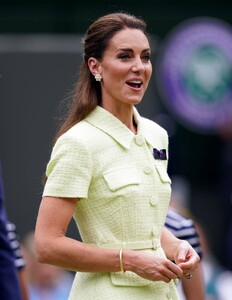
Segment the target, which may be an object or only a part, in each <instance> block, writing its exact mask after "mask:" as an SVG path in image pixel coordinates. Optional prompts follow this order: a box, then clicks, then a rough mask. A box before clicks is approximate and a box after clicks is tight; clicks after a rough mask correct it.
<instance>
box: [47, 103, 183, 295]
mask: <svg viewBox="0 0 232 300" xmlns="http://www.w3.org/2000/svg"><path fill="white" fill-rule="evenodd" d="M134 118H135V121H136V123H137V126H138V131H137V134H136V135H135V134H133V133H132V132H131V131H130V130H129V129H128V128H127V127H126V126H125V125H124V124H123V123H122V122H121V121H119V120H118V119H117V118H115V117H114V116H113V115H112V114H111V113H109V112H108V111H106V110H105V109H103V108H101V107H99V106H97V108H96V109H95V110H94V111H93V112H92V113H91V114H90V115H88V116H87V117H86V118H85V119H84V120H83V121H81V122H79V123H78V124H76V125H74V126H73V127H72V128H71V129H70V130H68V131H67V132H66V133H65V134H63V136H61V137H60V138H59V139H58V141H57V142H56V144H55V146H54V148H53V151H52V155H51V159H50V161H49V163H48V165H47V170H46V173H47V176H48V180H47V182H46V185H45V188H44V192H43V195H44V196H54V197H75V198H80V199H81V200H80V201H79V202H78V203H77V205H76V209H75V212H74V215H73V217H74V219H75V221H76V223H77V226H78V230H79V232H80V235H81V238H82V240H83V242H84V243H88V244H92V245H96V246H98V247H105V248H111V249H120V248H124V249H132V250H135V251H144V250H146V251H152V252H153V253H154V255H157V256H162V257H164V256H165V254H164V252H163V249H162V248H161V246H160V235H161V231H162V228H163V225H164V221H165V216H166V213H167V208H168V205H169V199H170V192H171V188H170V183H171V181H170V178H169V176H168V174H167V171H166V169H167V160H160V159H154V157H153V148H156V149H166V150H168V137H167V133H166V131H165V130H164V129H163V128H161V127H160V126H159V125H157V124H156V123H154V122H152V121H150V120H148V119H146V118H142V117H141V116H140V115H139V113H138V111H137V110H136V109H134ZM111 299H112V300H117V299H118V300H127V299H128V300H143V299H144V300H145V299H146V300H150V299H152V300H155V299H157V300H165V299H172V300H177V299H179V298H178V296H177V292H176V286H175V283H174V282H173V281H171V282H170V283H169V284H167V283H164V282H161V281H157V282H152V281H148V280H146V279H143V278H141V277H139V276H138V275H136V274H134V273H132V272H126V273H122V272H116V273H82V272H77V273H76V276H75V279H74V282H73V286H72V289H71V292H70V296H69V300H111Z"/></svg>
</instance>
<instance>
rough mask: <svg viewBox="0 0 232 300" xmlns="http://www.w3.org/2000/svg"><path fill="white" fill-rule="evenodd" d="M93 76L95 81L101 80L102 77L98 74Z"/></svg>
mask: <svg viewBox="0 0 232 300" xmlns="http://www.w3.org/2000/svg"><path fill="white" fill-rule="evenodd" d="M94 78H95V80H96V81H101V79H102V77H101V75H100V74H96V75H94Z"/></svg>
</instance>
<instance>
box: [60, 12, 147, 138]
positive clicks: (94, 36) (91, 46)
mask: <svg viewBox="0 0 232 300" xmlns="http://www.w3.org/2000/svg"><path fill="white" fill-rule="evenodd" d="M125 28H132V29H139V30H141V31H142V32H143V33H144V34H145V35H147V33H146V23H145V22H144V21H143V20H142V19H140V18H138V17H135V16H133V15H131V14H128V13H121V12H119V13H111V14H108V15H105V16H102V17H100V18H98V19H97V20H96V21H95V22H93V23H92V24H91V25H90V27H89V28H88V30H87V31H86V34H85V37H84V40H83V43H84V53H83V62H82V64H81V68H80V73H79V80H78V82H77V84H76V86H75V88H74V90H73V96H72V98H71V103H70V105H69V107H68V111H67V117H66V118H65V120H64V121H63V124H61V126H60V128H59V130H58V132H57V134H56V137H55V141H56V140H57V139H58V138H59V137H60V136H61V135H62V134H63V133H64V132H66V131H67V130H68V129H69V128H71V127H72V126H73V125H74V124H76V123H77V122H79V121H81V120H83V119H84V118H85V117H86V116H87V115H88V114H89V113H90V112H91V111H93V110H94V109H95V107H96V106H97V105H99V104H100V103H101V88H100V84H99V82H96V81H95V79H94V77H93V75H92V74H91V72H90V70H89V68H88V59H89V58H90V57H94V58H96V59H98V60H99V61H101V59H102V57H103V54H104V51H105V50H106V49H107V47H108V45H109V41H110V39H111V38H112V37H113V36H114V35H115V34H116V33H117V32H119V31H121V30H123V29H125Z"/></svg>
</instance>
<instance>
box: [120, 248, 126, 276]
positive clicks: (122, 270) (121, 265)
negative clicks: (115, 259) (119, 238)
mask: <svg viewBox="0 0 232 300" xmlns="http://www.w3.org/2000/svg"><path fill="white" fill-rule="evenodd" d="M122 251H123V249H120V252H119V261H120V270H121V272H125V270H124V269H123V264H122Z"/></svg>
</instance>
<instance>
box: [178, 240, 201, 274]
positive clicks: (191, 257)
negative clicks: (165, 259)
mask: <svg viewBox="0 0 232 300" xmlns="http://www.w3.org/2000/svg"><path fill="white" fill-rule="evenodd" d="M174 261H175V263H176V264H177V265H178V266H179V267H180V268H181V269H182V271H183V276H187V277H189V278H191V274H192V272H193V271H194V269H195V268H197V266H198V264H199V262H200V257H199V255H198V254H197V253H196V251H195V250H194V249H193V248H192V247H191V245H190V244H189V243H188V242H187V241H183V240H182V241H180V242H179V243H178V244H177V246H176V250H175V251H174ZM189 274H190V275H189Z"/></svg>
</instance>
